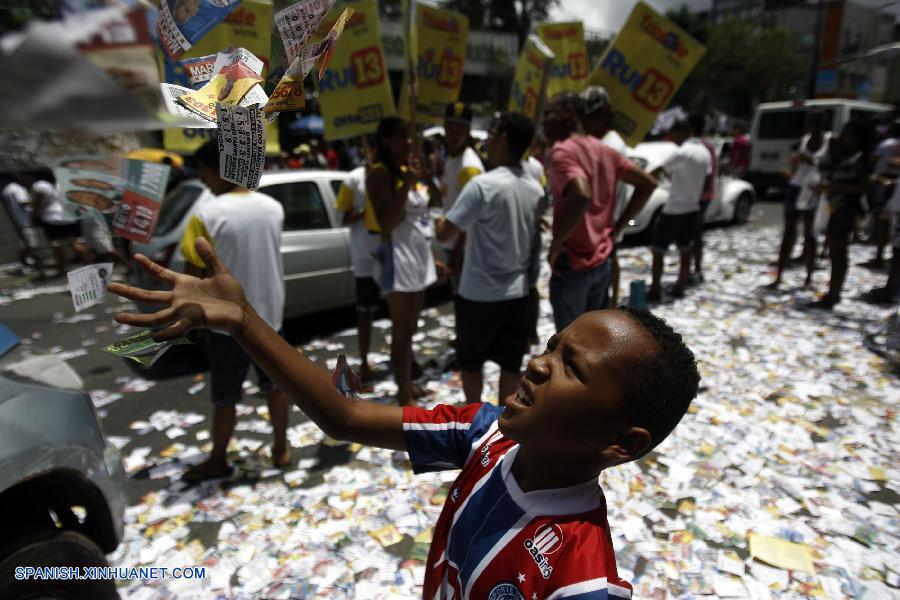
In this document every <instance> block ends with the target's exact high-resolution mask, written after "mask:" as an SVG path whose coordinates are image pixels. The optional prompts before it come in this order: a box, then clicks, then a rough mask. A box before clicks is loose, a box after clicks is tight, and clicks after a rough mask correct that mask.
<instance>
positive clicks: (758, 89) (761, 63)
mask: <svg viewBox="0 0 900 600" xmlns="http://www.w3.org/2000/svg"><path fill="white" fill-rule="evenodd" d="M668 16H669V17H670V18H673V19H675V20H676V22H678V23H679V24H680V25H681V26H682V27H684V28H685V29H686V30H687V31H688V32H689V33H691V34H692V35H694V36H695V37H697V38H698V40H700V39H701V38H702V37H703V36H704V35H705V37H706V40H705V45H706V53H705V54H704V55H703V57H702V58H701V59H700V62H699V63H698V64H697V66H696V67H695V68H694V71H693V72H692V73H691V75H690V76H689V77H688V78H687V80H686V81H685V82H684V84H683V85H682V87H681V89H679V91H678V93H677V94H676V95H675V98H674V99H673V100H672V101H671V102H670V106H676V105H681V106H683V107H684V108H685V109H686V110H688V111H690V112H697V113H706V112H709V111H712V110H718V111H722V112H724V113H726V114H729V115H732V116H735V117H743V118H747V117H749V116H750V115H751V114H752V112H753V108H754V107H755V106H756V104H757V103H759V102H766V101H770V100H784V99H786V98H788V97H789V92H788V90H789V89H790V87H791V86H792V85H794V84H795V83H796V81H797V77H798V76H799V75H801V74H802V72H803V70H804V68H805V67H806V65H805V64H804V62H803V58H802V57H801V55H800V53H799V46H800V44H799V39H798V37H797V35H796V34H794V33H793V32H790V31H787V30H785V29H774V28H768V27H762V26H761V25H760V23H759V22H757V21H753V20H739V19H732V20H728V21H725V22H724V23H719V24H716V25H713V26H711V27H709V26H708V25H703V24H702V23H699V22H697V21H699V19H697V18H696V17H695V16H693V15H690V14H689V13H688V12H687V11H685V9H684V8H682V9H679V11H675V12H674V13H671V12H670V13H669V15H668ZM704 27H705V28H706V33H705V34H704Z"/></svg>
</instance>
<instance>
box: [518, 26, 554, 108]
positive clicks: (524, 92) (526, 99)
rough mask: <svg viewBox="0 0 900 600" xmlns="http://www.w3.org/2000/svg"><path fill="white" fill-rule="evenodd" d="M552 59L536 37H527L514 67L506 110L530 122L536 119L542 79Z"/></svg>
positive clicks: (549, 52)
mask: <svg viewBox="0 0 900 600" xmlns="http://www.w3.org/2000/svg"><path fill="white" fill-rule="evenodd" d="M553 58H554V54H553V51H552V50H550V48H548V47H547V45H546V44H544V42H542V41H541V39H540V38H539V37H538V36H536V35H534V34H531V35H529V36H528V39H527V40H526V41H525V45H524V46H522V54H520V55H519V64H517V65H516V76H515V77H514V78H513V82H512V88H511V89H510V93H509V109H508V110H510V111H515V112H520V113H522V114H524V115H525V116H527V117H528V118H529V119H532V120H534V119H535V118H536V117H537V111H538V106H540V98H541V92H543V83H544V78H545V76H546V75H547V70H548V68H549V66H550V64H551V63H552V62H553Z"/></svg>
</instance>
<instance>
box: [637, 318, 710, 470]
mask: <svg viewBox="0 0 900 600" xmlns="http://www.w3.org/2000/svg"><path fill="white" fill-rule="evenodd" d="M619 310H621V311H624V312H625V313H627V314H628V316H629V317H631V318H632V319H634V320H635V321H637V322H638V323H640V324H641V325H642V326H643V328H644V329H645V330H646V331H647V333H649V334H650V335H651V336H652V337H653V339H654V340H656V343H657V345H658V346H659V352H656V353H655V354H654V355H653V356H652V357H650V358H649V359H647V360H644V361H641V362H639V363H637V364H635V365H633V366H632V367H631V369H630V373H627V374H626V377H625V381H624V383H623V384H622V405H623V406H624V408H625V413H626V417H627V418H628V419H630V421H631V424H632V425H633V426H635V427H643V428H644V429H646V430H647V431H649V432H650V446H648V448H647V450H645V451H644V453H643V454H641V456H643V455H644V454H647V453H648V452H650V450H652V449H653V448H655V447H656V446H657V445H659V444H660V442H662V441H663V440H664V439H666V437H668V435H669V434H670V433H671V432H672V430H673V429H675V426H676V425H678V422H679V421H681V417H683V416H684V414H685V412H687V409H688V407H689V406H690V404H691V400H693V399H694V397H695V396H696V395H697V391H698V390H699V387H700V372H699V371H698V370H697V361H696V359H695V358H694V353H693V352H691V350H690V349H689V348H688V347H687V345H685V343H684V341H683V340H682V339H681V335H680V334H679V333H677V332H676V331H675V330H674V329H672V328H671V327H670V326H669V324H668V323H666V322H665V321H663V320H662V319H660V318H659V317H657V316H656V315H654V314H652V313H650V311H647V310H641V309H635V308H631V307H628V306H622V307H619ZM635 458H640V456H637V457H635Z"/></svg>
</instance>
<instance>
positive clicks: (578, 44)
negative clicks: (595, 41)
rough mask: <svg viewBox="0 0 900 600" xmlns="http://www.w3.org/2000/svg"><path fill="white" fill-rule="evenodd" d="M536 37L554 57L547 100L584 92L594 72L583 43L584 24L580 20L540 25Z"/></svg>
mask: <svg viewBox="0 0 900 600" xmlns="http://www.w3.org/2000/svg"><path fill="white" fill-rule="evenodd" d="M537 34H538V37H540V38H541V41H542V42H544V43H545V44H546V45H547V47H548V48H550V50H552V51H553V54H554V55H555V58H554V59H553V63H552V64H551V65H550V76H549V79H548V82H547V97H548V98H552V97H553V96H555V95H556V94H558V93H560V92H576V93H577V92H580V91H581V90H583V89H584V88H585V86H587V82H588V75H589V74H590V71H591V66H590V64H589V63H588V55H587V45H586V44H585V43H584V24H583V23H582V22H581V21H571V22H566V23H541V24H540V25H538V26H537Z"/></svg>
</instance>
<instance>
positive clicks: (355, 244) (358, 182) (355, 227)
mask: <svg viewBox="0 0 900 600" xmlns="http://www.w3.org/2000/svg"><path fill="white" fill-rule="evenodd" d="M345 189H346V191H345ZM348 193H349V194H350V195H351V198H350V202H349V204H350V209H351V210H357V211H364V210H367V209H366V168H365V167H364V166H363V167H357V168H355V169H353V170H352V171H350V172H349V173H348V174H347V178H346V179H344V185H343V186H342V187H341V191H340V192H338V201H337V205H338V209H339V210H347V208H346V205H347V204H348V202H347V200H348V199H347V198H345V197H344V196H343V194H348ZM380 241H381V236H380V235H378V234H377V233H370V232H369V230H368V229H366V225H365V221H364V220H363V219H360V220H359V221H357V222H356V223H353V224H352V225H351V226H350V260H351V262H352V263H353V276H354V277H371V276H372V273H373V269H374V268H375V259H374V257H373V256H372V255H373V254H374V252H375V251H376V250H377V249H378V244H379V243H380Z"/></svg>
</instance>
